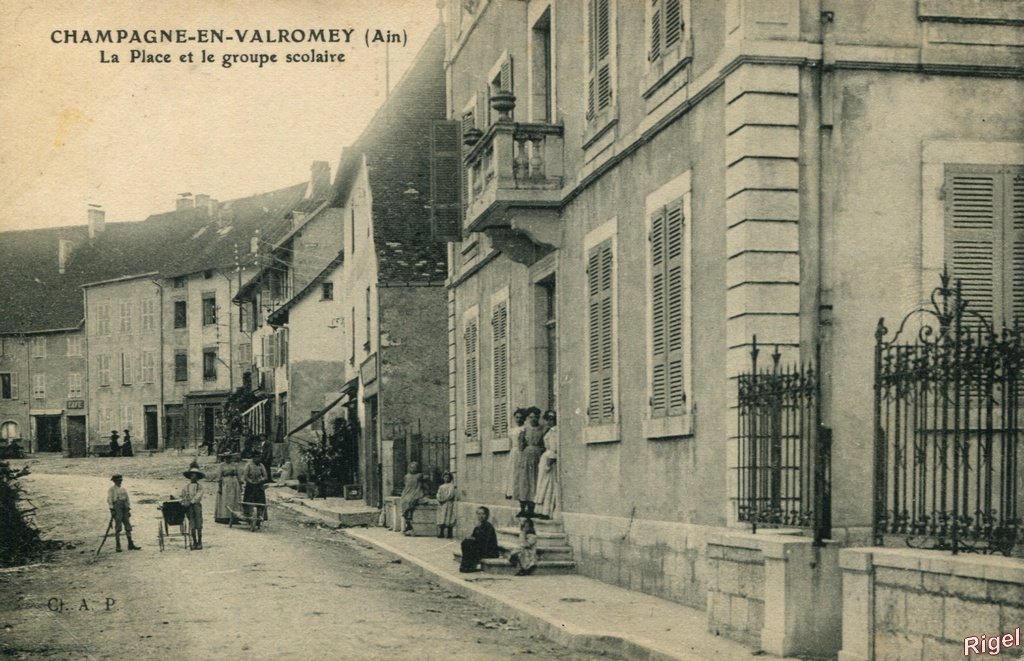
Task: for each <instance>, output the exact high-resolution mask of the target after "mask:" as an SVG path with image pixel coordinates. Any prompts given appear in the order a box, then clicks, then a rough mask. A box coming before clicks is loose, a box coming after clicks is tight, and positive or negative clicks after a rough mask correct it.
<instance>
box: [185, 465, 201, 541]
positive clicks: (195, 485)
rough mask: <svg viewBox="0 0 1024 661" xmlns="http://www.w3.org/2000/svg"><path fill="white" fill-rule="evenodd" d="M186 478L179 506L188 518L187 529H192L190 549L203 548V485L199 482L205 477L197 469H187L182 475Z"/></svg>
mask: <svg viewBox="0 0 1024 661" xmlns="http://www.w3.org/2000/svg"><path fill="white" fill-rule="evenodd" d="M182 475H184V476H185V477H186V478H188V481H189V482H188V484H186V485H185V487H184V488H183V489H182V490H181V504H182V505H184V506H185V515H186V516H188V527H189V528H191V529H192V548H193V549H196V550H202V548H203V485H201V484H199V480H201V479H203V478H204V477H206V475H204V474H203V472H202V471H200V470H199V469H198V468H192V467H189V469H188V470H187V471H185V472H184V473H182Z"/></svg>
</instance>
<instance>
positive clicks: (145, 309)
mask: <svg viewBox="0 0 1024 661" xmlns="http://www.w3.org/2000/svg"><path fill="white" fill-rule="evenodd" d="M142 330H143V331H144V332H146V331H153V330H156V301H155V300H153V299H152V298H146V299H143V300H142Z"/></svg>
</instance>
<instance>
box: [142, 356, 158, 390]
mask: <svg viewBox="0 0 1024 661" xmlns="http://www.w3.org/2000/svg"><path fill="white" fill-rule="evenodd" d="M141 367H142V368H141V370H140V372H141V374H140V375H139V378H140V380H141V381H142V382H143V383H154V382H155V381H156V353H154V352H152V351H143V352H142V366H141Z"/></svg>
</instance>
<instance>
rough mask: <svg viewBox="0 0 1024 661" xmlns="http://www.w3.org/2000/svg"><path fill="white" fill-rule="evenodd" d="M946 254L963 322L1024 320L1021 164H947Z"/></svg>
mask: <svg viewBox="0 0 1024 661" xmlns="http://www.w3.org/2000/svg"><path fill="white" fill-rule="evenodd" d="M944 191H945V206H946V214H945V216H946V217H945V223H946V241H945V259H946V264H947V265H948V266H949V269H950V272H951V273H952V275H953V278H954V280H959V281H960V282H961V286H962V288H963V296H964V299H965V300H966V302H967V312H966V314H965V315H964V323H965V324H970V325H974V326H977V325H980V323H981V322H980V320H979V317H981V318H983V319H985V320H986V321H987V322H988V323H990V324H992V327H993V328H994V329H996V330H999V329H1001V328H1002V327H1003V326H1007V327H1010V326H1014V325H1018V326H1020V325H1024V166H1020V165H1017V166H1007V165H947V166H946V168H945V187H944Z"/></svg>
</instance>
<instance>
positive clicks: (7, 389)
mask: <svg viewBox="0 0 1024 661" xmlns="http://www.w3.org/2000/svg"><path fill="white" fill-rule="evenodd" d="M0 399H18V373H17V372H0Z"/></svg>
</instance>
